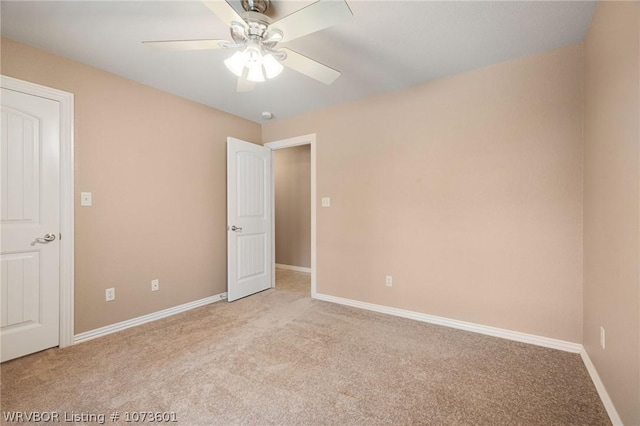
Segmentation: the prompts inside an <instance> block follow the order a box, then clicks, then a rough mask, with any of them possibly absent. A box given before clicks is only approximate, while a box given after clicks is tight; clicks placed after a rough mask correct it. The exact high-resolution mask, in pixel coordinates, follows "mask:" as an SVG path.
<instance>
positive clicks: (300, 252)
mask: <svg viewBox="0 0 640 426" xmlns="http://www.w3.org/2000/svg"><path fill="white" fill-rule="evenodd" d="M264 146H266V147H268V148H270V149H271V150H272V153H271V158H272V164H273V169H272V197H273V202H272V208H273V214H272V235H273V236H274V238H273V239H272V241H273V242H272V254H273V255H272V259H273V266H274V268H273V277H272V286H273V287H275V288H278V289H281V290H284V291H288V292H292V293H296V294H299V295H304V296H309V295H310V296H311V297H315V294H316V279H315V265H316V231H315V227H316V211H315V207H316V206H315V199H316V188H315V186H316V179H315V170H316V168H315V134H311V135H305V136H299V137H295V138H290V139H285V140H280V141H276V142H269V143H266V144H264Z"/></svg>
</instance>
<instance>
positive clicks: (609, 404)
mask: <svg viewBox="0 0 640 426" xmlns="http://www.w3.org/2000/svg"><path fill="white" fill-rule="evenodd" d="M580 356H582V361H583V362H584V365H585V367H587V371H588V372H589V375H590V376H591V381H593V384H594V385H595V387H596V390H597V391H598V395H599V396H600V400H601V401H602V404H603V405H604V408H605V409H606V410H607V414H608V415H609V419H610V420H611V423H612V424H613V426H623V423H622V419H621V418H620V415H619V414H618V411H616V407H615V406H614V405H613V401H611V398H610V397H609V393H608V392H607V389H605V387H604V383H602V380H600V376H599V375H598V371H597V370H596V367H595V366H594V365H593V363H592V362H591V358H589V354H588V353H587V351H586V349H584V348H582V351H581V352H580Z"/></svg>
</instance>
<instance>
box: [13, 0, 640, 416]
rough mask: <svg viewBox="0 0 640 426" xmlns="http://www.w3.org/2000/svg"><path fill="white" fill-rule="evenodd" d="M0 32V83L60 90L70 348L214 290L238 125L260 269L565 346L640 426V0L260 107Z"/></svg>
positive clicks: (368, 303) (219, 289) (183, 306)
mask: <svg viewBox="0 0 640 426" xmlns="http://www.w3.org/2000/svg"><path fill="white" fill-rule="evenodd" d="M1 46H2V58H1V71H2V76H3V78H4V80H3V84H4V81H8V79H6V78H5V77H9V78H10V79H11V78H13V79H17V80H23V81H26V82H30V83H34V84H36V85H42V86H44V87H48V88H52V89H55V90H58V91H61V92H66V93H70V94H73V108H74V114H73V126H74V127H73V129H72V133H73V135H72V136H70V137H71V138H72V139H73V143H74V146H73V151H72V152H67V153H66V154H67V157H66V158H71V159H72V161H73V163H72V164H71V165H70V167H69V170H72V174H73V181H72V182H68V183H69V184H70V186H69V187H71V188H73V194H72V200H71V203H72V204H73V208H72V211H73V213H72V218H73V226H72V228H73V235H74V238H73V241H72V243H73V244H72V245H73V253H74V255H73V258H72V259H71V260H69V259H67V260H68V263H67V264H68V265H73V273H72V275H73V278H72V281H70V282H73V287H72V288H71V289H70V291H71V294H72V296H71V297H70V298H69V299H65V296H64V295H63V297H62V299H61V301H60V302H61V303H67V304H69V305H72V306H67V308H68V309H67V310H66V312H72V314H73V315H72V317H69V316H66V317H65V318H66V319H67V320H69V318H73V324H72V325H69V327H67V328H65V330H72V332H69V333H68V334H69V335H68V336H66V337H65V339H67V340H68V341H69V343H70V344H72V343H74V337H75V343H76V344H77V343H79V342H83V341H86V340H90V339H93V338H95V337H98V336H102V335H106V334H108V333H110V332H113V331H116V330H121V329H124V328H127V327H132V326H134V325H138V324H142V323H144V322H149V321H152V320H154V319H156V318H160V317H164V316H168V315H171V314H173V313H176V312H182V311H185V310H188V309H192V308H195V307H198V306H203V305H205V304H209V303H212V302H217V301H221V300H224V298H226V293H227V245H226V244H227V243H226V242H227V238H228V230H227V226H228V225H229V224H228V223H227V209H226V200H227V198H226V197H227V174H226V173H227V172H226V170H227V163H226V161H227V160H226V159H227V157H226V149H227V148H226V147H227V138H228V137H233V138H238V139H241V140H244V141H250V142H252V143H254V144H256V145H259V146H263V147H267V148H269V146H270V144H274V143H275V145H272V146H271V148H269V149H273V156H272V158H273V166H274V172H273V173H274V174H273V179H274V185H275V191H274V200H275V207H274V213H275V214H274V219H273V225H274V237H275V242H274V243H273V244H274V253H275V258H274V260H273V264H274V265H275V266H276V267H279V268H281V269H283V270H292V271H301V272H305V273H311V272H313V278H312V279H313V283H312V287H311V291H310V294H311V296H313V298H315V299H319V300H324V301H329V302H334V303H338V304H343V305H348V306H353V307H358V308H363V309H367V310H372V311H377V312H382V313H387V314H391V315H395V316H401V317H405V318H411V319H416V320H418V321H423V322H429V323H433V324H439V325H445V326H448V327H453V328H457V329H463V330H468V331H474V332H477V333H481V334H487V335H492V336H497V337H504V338H507V339H511V340H517V341H520V342H527V343H532V344H536V345H540V346H546V347H550V348H554V349H560V350H564V351H568V352H576V353H580V355H581V356H582V359H583V361H584V364H585V368H586V369H587V370H588V371H589V374H590V377H591V379H592V380H593V382H594V385H595V387H596V389H597V391H598V394H599V396H600V399H601V400H602V402H603V404H604V406H605V408H606V410H607V413H608V415H609V418H610V420H611V422H612V423H613V424H625V425H636V424H640V332H639V330H640V3H638V2H607V1H603V2H598V5H597V8H596V10H595V12H594V14H593V18H592V21H591V23H590V24H589V27H588V31H587V33H586V35H585V37H584V38H583V39H582V40H580V41H578V42H575V43H571V44H570V45H566V46H562V47H559V48H555V49H553V50H550V51H544V52H540V53H535V54H532V55H528V56H524V57H521V58H516V59H512V60H508V61H505V62H500V63H496V64H492V65H490V66H485V67H481V68H478V69H473V70H469V71H466V72H462V73H459V74H456V75H452V76H447V77H445V78H440V79H435V80H432V81H428V82H426V83H422V84H419V85H416V86H413V87H410V88H404V89H400V90H396V91H392V92H388V93H381V94H376V95H373V96H370V97H367V98H364V99H357V100H353V101H350V102H347V103H343V104H339V105H335V106H330V107H327V108H323V109H320V110H314V111H308V112H304V113H301V114H299V115H292V116H290V117H285V118H282V119H277V120H272V121H263V122H260V121H259V120H258V121H254V120H249V119H247V118H243V117H240V116H237V115H234V114H231V113H229V112H225V111H222V110H219V109H215V108H213V107H209V106H206V105H204V104H203V103H198V102H195V101H192V100H188V99H185V98H183V97H179V96H177V95H175V94H171V93H168V92H166V91H161V90H158V89H156V88H153V87H151V86H149V85H144V84H141V83H139V82H135V81H133V80H130V79H127V78H124V77H121V76H118V75H116V74H114V73H110V72H107V71H104V70H101V69H98V68H95V67H92V66H89V65H87V64H84V63H81V62H78V61H75V60H72V59H68V58H65V57H63V56H60V55H58V54H55V53H52V52H47V51H45V50H42V49H39V48H36V47H33V46H30V45H29V44H27V43H23V42H20V41H16V40H13V39H10V38H7V37H3V38H2V40H1ZM3 87H5V86H4V85H3ZM3 90H4V89H3ZM43 90H45V89H43ZM42 108H44V109H46V108H48V107H47V106H46V105H44V106H42ZM3 114H4V112H3ZM3 121H5V116H4V115H3ZM303 135H313V144H310V143H306V142H305V143H302V144H301V143H299V141H298V142H296V143H291V146H288V147H287V148H286V149H275V148H277V147H278V145H277V143H278V142H279V141H286V140H291V139H296V138H298V137H300V136H303ZM3 141H4V137H3ZM294 145H296V146H294ZM7 155H8V153H5V152H4V151H3V163H2V168H3V170H7V167H8V165H7V164H8V163H7V161H8V160H7V158H8V157H7ZM3 176H4V175H3ZM81 194H82V200H81ZM87 194H89V195H87ZM86 197H89V198H86ZM325 200H326V204H325ZM3 201H4V200H3ZM87 203H88V204H87ZM5 204H6V203H5ZM314 207H315V208H314ZM7 214H8V213H7ZM4 218H5V211H4V210H3V220H4ZM60 236H61V237H62V238H63V240H62V241H65V240H64V236H63V235H62V234H60ZM60 236H56V237H57V238H60ZM41 242H42V241H41ZM7 259H9V258H7ZM11 259H13V258H11ZM11 259H9V261H10V260H11ZM3 270H4V271H8V269H7V268H6V267H5V255H4V254H3ZM7 273H8V272H7ZM274 273H275V272H274ZM391 277H392V280H391ZM153 279H157V280H158V282H159V284H158V282H156V285H159V288H160V290H159V291H153V292H151V290H150V285H153V283H151V284H150V282H151V280H153ZM3 280H4V275H3ZM3 282H4V281H3ZM110 288H115V290H114V294H113V296H114V300H111V301H109V302H107V301H105V289H110ZM61 294H62V293H61ZM67 295H68V294H67ZM3 300H5V301H6V300H8V299H7V296H6V295H3ZM65 300H66V302H65ZM3 310H4V312H5V314H6V312H7V311H8V308H6V307H5V306H4V305H3ZM61 312H62V311H61ZM4 322H5V319H4V317H3V324H4ZM61 333H65V331H64V330H61ZM605 342H606V343H605ZM56 346H57V345H56ZM61 350H64V349H61Z"/></svg>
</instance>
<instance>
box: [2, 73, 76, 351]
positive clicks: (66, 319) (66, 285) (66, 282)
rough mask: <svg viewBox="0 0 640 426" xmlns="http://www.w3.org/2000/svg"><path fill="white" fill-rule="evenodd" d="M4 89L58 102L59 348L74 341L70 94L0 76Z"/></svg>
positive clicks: (72, 147) (71, 106)
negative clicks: (60, 237) (60, 235)
mask: <svg viewBox="0 0 640 426" xmlns="http://www.w3.org/2000/svg"><path fill="white" fill-rule="evenodd" d="M0 82H1V86H2V87H4V88H5V89H9V90H15V91H17V92H22V93H27V94H29V95H33V96H39V97H41V98H46V99H51V100H54V101H57V102H58V103H59V104H60V234H62V239H61V240H60V339H59V345H60V347H61V348H64V347H65V346H69V345H71V344H73V322H74V312H73V304H74V299H73V298H74V296H73V292H74V273H73V261H74V245H73V241H74V226H73V224H74V216H73V194H74V193H73V191H74V188H73V170H74V158H73V151H74V141H73V115H74V99H73V94H72V93H68V92H64V91H62V90H57V89H52V88H50V87H46V86H42V85H40V84H35V83H30V82H28V81H23V80H18V79H16V78H13V77H7V76H4V75H2V76H0Z"/></svg>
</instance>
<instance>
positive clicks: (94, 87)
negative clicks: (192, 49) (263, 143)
mask: <svg viewBox="0 0 640 426" xmlns="http://www.w3.org/2000/svg"><path fill="white" fill-rule="evenodd" d="M2 74H4V75H8V76H11V77H15V78H19V79H22V80H27V81H31V82H35V83H39V84H43V85H46V86H49V87H54V88H57V89H61V90H65V91H68V92H71V93H73V94H74V95H75V156H76V157H75V158H76V161H75V189H76V205H75V221H76V225H75V232H76V240H75V252H76V257H75V332H76V333H79V332H83V331H87V330H91V329H95V328H97V327H101V326H104V325H108V324H112V323H115V322H119V321H123V320H126V319H130V318H133V317H137V316H140V315H144V314H148V313H151V312H155V311H158V310H161V309H164V308H167V307H171V306H176V305H179V304H182V303H186V302H190V301H193V300H197V299H200V298H204V297H207V296H212V295H215V294H219V293H222V292H224V291H226V184H225V182H226V160H225V158H226V138H227V136H235V137H238V138H241V139H245V140H249V141H255V142H260V126H259V125H258V124H255V123H252V122H249V121H247V120H243V119H241V118H238V117H235V116H232V115H229V114H226V113H223V112H221V111H218V110H214V109H211V108H208V107H205V106H203V105H200V104H197V103H194V102H190V101H187V100H184V99H181V98H178V97H176V96H172V95H169V94H167V93H164V92H161V91H158V90H156V89H153V88H150V87H147V86H143V85H141V84H138V83H135V82H132V81H130V80H126V79H124V78H121V77H118V76H115V75H113V74H109V73H107V72H103V71H100V70H97V69H95V68H91V67H88V66H85V65H82V64H80V63H77V62H73V61H70V60H66V59H63V58H61V57H58V56H54V55H51V54H48V53H45V52H43V51H40V50H37V49H34V48H32V47H28V46H26V45H23V44H19V43H16V42H14V41H11V40H7V39H3V40H2ZM81 191H89V192H92V193H93V207H80V205H79V194H80V192H81ZM154 278H158V279H160V291H158V292H154V293H151V291H150V289H151V285H150V281H151V280H152V279H154ZM108 287H115V289H116V300H115V301H113V302H109V303H107V302H105V299H104V293H105V289H106V288H108Z"/></svg>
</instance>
